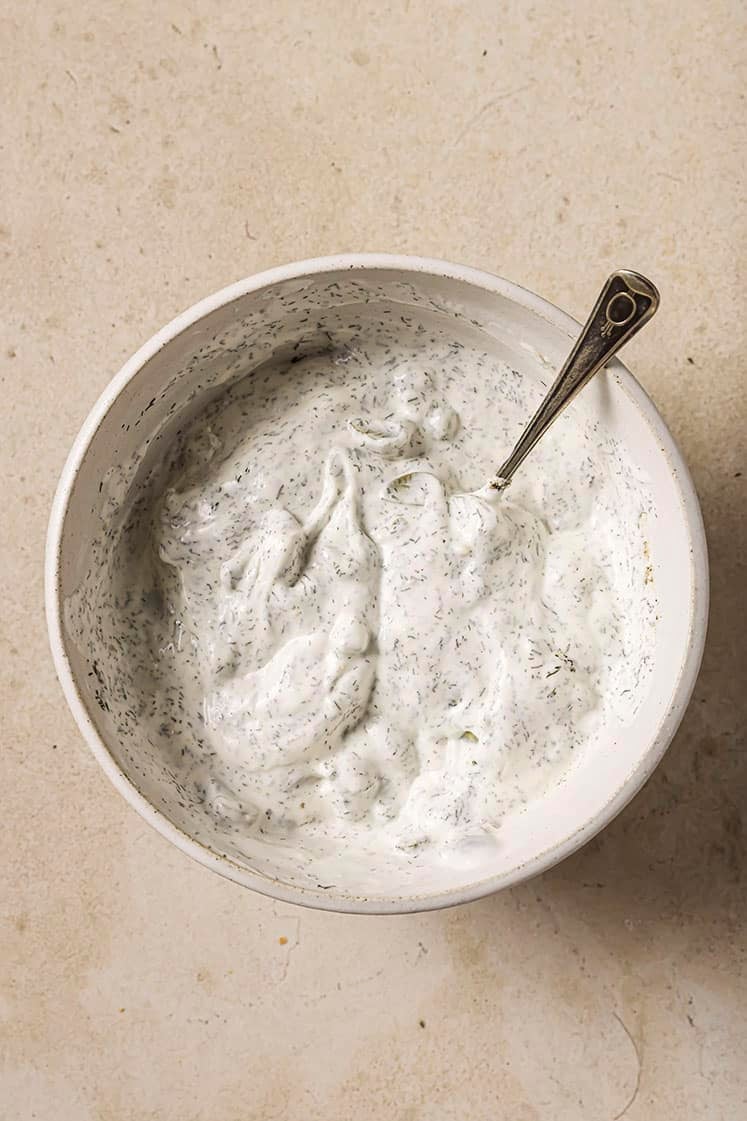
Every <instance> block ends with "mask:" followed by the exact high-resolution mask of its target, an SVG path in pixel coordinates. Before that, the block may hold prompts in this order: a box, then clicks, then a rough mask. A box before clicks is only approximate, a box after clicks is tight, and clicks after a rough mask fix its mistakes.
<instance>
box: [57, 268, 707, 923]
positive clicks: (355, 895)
mask: <svg viewBox="0 0 747 1121" xmlns="http://www.w3.org/2000/svg"><path fill="white" fill-rule="evenodd" d="M358 320H360V321H361V323H365V322H369V321H370V322H375V323H377V324H379V325H380V326H382V325H384V324H386V330H387V336H386V338H387V346H388V347H389V348H390V349H391V351H392V353H393V354H394V355H396V354H397V350H398V347H400V346H401V347H402V348H403V350H404V346H405V342H404V339H405V336H406V333H407V331H411V329H412V325H413V323H415V324H419V323H421V322H422V323H424V324H432V323H433V322H437V323H438V324H439V329H440V331H441V332H444V331H445V332H446V333H447V334H448V333H449V332H450V331H453V333H454V337H455V338H457V337H461V336H463V335H464V334H465V333H468V334H469V335H470V336H471V337H473V338H478V339H484V341H485V349H486V351H487V350H489V351H490V354H491V355H492V356H494V357H495V358H496V359H499V360H500V361H501V362H502V363H504V364H505V366H506V368H510V370H511V372H512V376H513V377H515V379H516V386H517V392H518V391H520V392H521V394H522V397H526V398H527V399H528V400H536V399H537V397H538V396H539V395H540V394H541V392H542V390H543V387H544V386H546V385H547V384H548V383H549V380H550V379H551V377H552V375H553V371H554V370H555V369H556V368H557V367H558V366H559V365H560V364H561V362H562V360H563V359H564V357H565V355H566V353H567V351H568V349H569V347H570V342H571V340H572V338H573V337H574V335H575V334H576V333H577V331H578V326H577V324H575V323H574V322H573V321H572V320H570V319H569V318H568V317H567V316H565V315H563V313H561V312H559V311H557V310H556V309H555V308H553V307H552V306H551V305H549V304H547V303H545V302H544V301H542V300H541V299H539V298H538V297H536V296H533V295H531V294H529V293H527V292H525V291H523V290H522V289H520V288H517V287H516V286H514V285H511V284H509V283H508V282H506V281H503V280H499V279H497V278H494V277H491V276H488V275H486V274H484V273H479V272H476V271H475V270H471V269H467V268H463V267H459V266H454V265H449V264H446V263H442V262H436V261H427V260H422V259H419V258H401V257H389V256H369V255H355V256H349V257H341V258H329V259H321V260H317V261H311V262H302V263H300V264H297V265H290V266H286V267H284V268H280V269H276V270H273V271H271V272H268V273H264V274H262V275H260V276H258V277H255V278H252V279H250V280H247V281H242V282H240V283H238V284H236V285H233V286H232V287H230V288H228V289H225V290H224V291H223V292H220V293H218V294H216V295H215V296H212V297H209V298H208V299H207V300H205V301H203V302H202V303H200V304H198V305H196V306H195V307H194V308H192V309H191V310H190V311H188V312H185V313H184V314H183V315H182V316H180V317H179V318H177V319H176V320H175V321H174V322H173V323H172V324H170V325H169V326H168V327H166V328H164V330H163V331H161V332H160V333H159V334H158V335H157V336H155V338H154V339H153V340H152V341H151V342H150V343H148V344H146V346H145V347H143V348H142V349H141V350H140V351H139V352H138V354H136V355H135V356H134V357H133V358H132V359H131V360H130V361H129V362H128V363H127V364H126V365H125V367H124V369H123V370H122V371H121V372H120V374H119V375H118V376H117V377H116V378H115V379H114V381H113V382H112V383H111V385H110V386H109V388H108V389H107V391H106V392H105V393H104V395H103V396H102V398H101V399H100V401H99V402H98V404H97V405H96V406H95V408H94V410H93V412H92V413H91V415H90V416H89V418H88V420H87V421H86V423H85V425H84V427H83V429H82V431H81V433H80V435H79V436H78V439H77V440H76V443H75V445H74V447H73V449H72V452H71V454H70V457H69V459H68V462H67V465H66V467H65V470H64V472H63V475H62V479H61V481H60V486H59V489H58V492H57V496H56V498H55V503H54V507H53V510H52V516H51V521H50V529H49V538H48V549H47V568H46V581H47V583H46V597H47V612H48V620H49V629H50V637H51V643H52V649H53V653H54V657H55V663H56V666H57V671H58V674H59V676H60V680H61V682H62V685H63V688H64V690H65V693H66V696H67V699H68V702H69V704H70V706H71V709H72V711H73V713H74V715H75V718H76V720H77V721H78V724H79V726H80V727H81V730H82V731H83V733H84V735H85V736H86V738H87V740H88V742H89V743H90V745H91V747H92V749H93V751H94V753H95V755H96V757H97V758H98V759H99V761H100V763H101V764H102V766H103V767H104V769H105V770H106V772H107V774H109V776H110V778H111V779H112V781H113V782H114V783H115V785H116V786H117V788H118V789H119V790H120V791H121V792H122V793H123V794H124V795H125V797H126V798H127V799H128V800H129V801H130V802H131V803H132V804H133V805H134V806H135V808H136V809H137V810H138V811H139V812H140V813H141V814H142V815H143V816H144V817H145V818H146V819H147V820H148V821H150V822H151V824H153V825H155V826H156V828H158V829H159V830H160V831H161V832H162V833H163V834H164V835H165V836H167V837H169V838H170V839H171V840H173V841H174V842H175V843H176V844H177V845H179V847H180V848H182V849H184V851H186V852H188V853H189V854H190V855H192V856H194V857H195V858H196V859H198V860H200V861H201V862H202V863H204V864H206V865H208V866H209V867H212V868H214V869H215V870H217V871H220V872H222V873H223V874H224V875H227V876H229V877H230V878H232V879H235V880H236V881H238V882H240V883H243V884H245V885H246V886H251V887H253V888H255V889H257V890H260V891H262V892H265V893H266V894H268V895H272V896H274V897H276V898H279V899H282V900H286V901H289V902H295V903H302V904H306V905H309V906H317V907H323V908H326V909H331V910H341V911H353V912H363V913H376V912H398V911H414V910H422V909H428V908H434V907H440V906H447V905H450V904H454V903H459V902H464V901H467V900H471V899H475V898H478V897H479V896H482V895H485V894H488V893H489V892H492V891H495V890H497V889H499V888H501V887H504V886H508V885H509V884H512V883H516V882H518V881H520V880H522V879H526V878H527V877H529V876H531V875H534V874H536V873H537V872H539V871H541V870H543V869H544V868H547V867H549V866H550V865H552V864H554V863H556V862H557V861H558V860H560V859H562V858H563V857H564V856H566V855H568V854H569V853H570V852H572V851H573V850H574V849H576V848H577V847H579V845H581V844H583V843H584V841H586V840H588V839H589V837H591V836H592V835H593V834H594V833H595V832H596V831H598V830H599V829H600V828H602V827H603V825H604V824H606V822H607V821H609V819H610V818H611V817H612V816H614V814H615V813H617V812H618V811H619V810H620V809H621V808H622V806H624V805H625V803H626V802H627V801H628V800H629V799H630V798H631V797H632V796H633V794H634V793H635V792H636V791H637V790H638V789H639V787H640V786H641V784H642V783H643V782H644V781H645V779H646V778H647V777H648V775H649V774H650V772H651V770H652V769H653V767H654V766H655V765H656V763H657V762H658V760H659V759H660V757H661V755H662V753H663V752H664V750H665V749H666V747H667V745H668V743H669V742H670V740H671V737H672V735H673V734H674V731H675V730H676V727H677V725H678V723H679V721H680V719H681V717H682V714H683V712H684V708H685V706H686V704H687V701H688V699H689V696H690V693H691V691H692V688H693V685H694V681H695V676H696V674H697V669H698V665H699V662H700V656H701V652H702V646H703V641H704V636H705V625H706V614H707V560H706V548H705V540H704V535H703V527H702V521H701V517H700V511H699V508H698V504H697V499H696V497H695V493H694V490H693V487H692V483H691V481H690V478H689V475H688V473H687V469H686V467H685V466H684V464H683V462H682V460H681V457H680V455H679V453H678V451H677V449H676V447H675V445H674V444H673V441H672V439H671V437H670V436H669V434H668V432H667V430H666V428H665V426H664V424H663V422H662V421H661V418H660V417H659V415H658V413H657V412H656V410H655V409H654V407H653V405H652V404H651V402H650V401H649V399H648V398H647V397H646V395H645V394H644V393H643V391H642V390H641V389H640V387H639V386H638V384H637V383H636V382H635V380H634V379H633V377H632V376H631V375H630V374H629V373H628V372H627V370H626V369H625V368H624V367H623V366H622V365H621V364H620V363H619V362H616V361H615V362H613V363H611V364H610V366H609V368H608V371H607V372H606V373H605V374H603V375H600V376H598V377H597V378H596V379H595V381H594V382H593V383H592V384H591V386H590V387H589V388H588V389H587V390H586V391H585V393H584V394H583V396H582V398H580V399H579V401H578V402H577V403H575V404H574V405H573V406H572V409H571V410H570V412H569V417H570V416H571V414H574V416H575V423H578V424H579V425H581V426H582V427H583V429H584V432H585V433H586V438H587V439H588V440H589V441H590V442H591V443H592V444H593V445H594V446H595V448H596V449H597V452H598V454H599V455H601V456H605V455H606V456H608V457H610V456H612V455H614V456H617V457H618V459H619V460H620V462H621V463H623V464H625V463H627V464H628V466H627V467H626V469H625V471H624V472H622V473H623V474H627V473H628V471H629V472H630V474H631V476H636V477H640V478H643V479H645V482H646V488H647V494H648V495H649V496H650V498H649V500H648V501H647V503H646V508H645V510H642V511H641V514H640V516H639V518H638V519H637V520H636V524H635V525H631V524H629V522H630V519H629V518H628V519H627V523H628V524H626V519H625V517H623V515H622V514H621V526H620V541H619V548H620V550H621V551H624V550H631V549H632V550H634V552H635V551H640V556H639V557H638V560H637V563H636V564H633V565H631V566H630V571H631V573H634V574H635V580H636V581H637V582H638V581H639V577H640V581H639V582H640V604H641V605H642V609H643V607H645V605H646V604H648V607H647V608H646V612H647V618H648V619H649V621H650V626H651V629H652V633H653V636H654V637H653V642H652V650H653V655H652V658H648V656H647V655H644V654H641V658H642V661H643V660H646V661H652V662H653V664H652V665H649V666H647V673H646V675H645V686H643V685H642V686H641V689H640V691H639V693H640V695H637V696H636V698H635V704H631V708H630V711H629V712H626V711H618V712H617V716H616V717H615V720H614V721H613V723H612V726H611V727H610V728H609V731H608V734H607V736H606V739H605V742H604V743H603V744H600V745H598V746H597V747H596V748H595V750H593V751H587V752H585V753H584V754H583V756H582V757H581V758H580V759H579V760H578V761H577V762H576V763H575V765H574V766H573V768H572V769H571V770H570V771H568V772H567V773H565V774H564V775H563V776H562V778H561V779H560V781H558V782H557V783H556V784H555V785H553V786H551V787H550V789H548V791H547V793H545V794H544V795H543V796H542V797H541V798H539V799H537V800H535V801H529V802H528V803H527V805H526V807H525V808H524V810H523V812H522V813H520V814H518V815H515V816H514V818H513V819H512V821H511V829H510V830H506V835H505V837H503V836H502V837H501V843H500V844H499V845H498V846H496V847H495V848H492V849H488V850H486V851H485V854H484V855H483V856H482V857H481V858H480V859H478V860H477V861H471V862H470V863H469V864H468V865H460V864H459V863H458V862H456V863H450V864H445V863H442V862H438V861H434V862H433V863H432V864H431V863H428V862H422V863H421V864H420V865H419V866H418V867H417V872H416V874H415V875H413V874H412V870H410V873H409V874H405V872H404V871H403V872H402V874H400V872H399V871H398V870H397V868H396V867H392V868H391V869H386V868H385V869H383V870H382V869H376V868H374V867H370V866H367V865H366V864H365V862H363V861H361V862H359V864H358V865H356V862H355V859H353V860H352V861H351V860H347V861H346V860H345V859H344V856H345V854H344V853H341V858H340V862H339V868H335V866H334V860H333V861H332V866H331V867H330V865H329V862H327V864H326V865H325V869H324V876H323V878H322V877H321V876H315V875H313V874H311V873H310V874H306V873H305V872H304V869H303V867H302V865H301V863H299V860H298V854H297V853H296V854H294V853H293V851H292V849H290V848H285V849H284V848H283V846H282V845H277V844H268V843H262V842H261V841H259V840H257V839H255V842H253V843H251V844H249V843H242V844H238V843H236V838H235V837H233V838H232V837H231V830H230V829H226V827H225V823H223V825H222V826H221V825H220V824H219V823H217V822H216V820H215V819H214V818H213V817H211V816H210V815H208V814H207V813H206V812H205V811H204V806H203V805H201V803H200V799H199V798H196V797H195V795H194V792H193V791H192V790H191V789H189V788H188V787H187V786H186V785H185V783H184V782H183V778H182V775H181V772H180V771H179V769H178V767H177V766H175V765H174V760H173V759H171V758H170V757H169V755H168V752H166V751H164V749H163V746H162V744H160V742H159V739H158V736H157V735H156V734H154V733H153V732H152V731H151V729H152V727H153V719H154V716H156V715H157V713H155V712H154V711H149V703H150V708H151V709H152V707H153V702H152V701H151V702H149V700H148V696H149V690H148V680H149V677H148V675H149V672H150V670H151V667H149V666H148V665H147V664H146V663H147V659H145V658H144V657H143V649H142V647H139V646H138V644H137V642H135V641H133V642H132V643H130V642H128V641H127V632H126V628H124V627H123V626H122V618H120V617H119V616H118V612H121V613H122V616H123V614H124V611H123V604H124V600H123V598H122V595H121V594H115V592H114V591H113V590H112V589H115V588H116V586H117V577H118V575H119V574H121V572H122V571H123V566H125V565H126V563H127V561H128V558H127V556H126V555H125V553H126V549H122V548H121V542H122V541H125V542H126V541H127V540H128V537H127V531H128V529H129V527H130V526H131V525H132V524H134V522H136V521H137V518H138V516H139V514H138V512H139V511H140V512H142V509H143V507H144V505H145V504H146V503H147V501H148V496H149V494H150V490H149V488H150V487H151V484H152V480H153V478H154V477H155V476H156V475H157V473H158V471H159V469H160V466H161V464H162V463H163V462H164V460H165V459H166V458H167V456H168V454H169V452H168V449H170V448H173V446H174V444H175V442H178V440H179V437H180V435H181V433H182V432H183V431H185V430H186V429H187V428H188V426H189V425H190V424H191V423H193V421H194V420H195V418H198V417H199V416H200V415H201V414H202V413H204V412H205V410H206V409H209V408H210V405H211V404H212V403H213V402H215V401H216V399H217V398H218V397H219V396H220V395H221V394H224V393H226V392H227V391H228V390H230V389H231V387H232V386H234V385H235V384H236V383H237V382H238V381H239V379H242V378H245V377H247V375H250V374H251V373H252V371H254V370H256V369H258V368H259V367H264V366H265V365H266V363H267V362H268V360H270V359H272V360H274V361H277V360H281V361H282V360H287V361H288V363H289V364H292V363H294V362H295V361H297V360H298V359H300V358H304V357H313V356H314V355H320V354H321V355H324V354H325V353H329V352H330V350H331V348H332V349H334V348H335V347H339V346H341V345H344V344H345V342H346V341H347V340H348V339H349V338H350V333H351V331H355V330H358V331H360V330H361V323H359V322H358ZM397 323H402V325H403V326H402V329H401V336H402V341H401V342H400V341H399V338H398V333H397V329H396V324H397ZM393 324H394V325H395V326H394V327H393V326H392V325H393ZM562 423H563V422H562V421H561V422H560V424H562ZM555 438H556V439H561V440H562V429H561V428H560V426H558V432H557V436H556V437H555ZM505 439H506V433H505V432H504V433H497V443H498V444H500V445H501V446H497V447H496V461H497V460H499V459H500V458H501V457H502V456H503V454H504V453H505V451H506V450H507V448H506V447H504V446H503V443H504V442H505ZM579 469H580V466H579ZM555 501H558V499H557V497H556V499H555ZM636 555H637V554H636ZM644 559H645V563H644ZM633 595H634V598H633V600H632V602H633V603H636V602H637V600H636V599H635V589H633ZM128 606H130V605H128ZM146 606H147V605H146ZM136 617H137V615H133V618H136ZM635 654H636V652H635V651H633V652H631V656H632V657H635ZM642 680H643V678H642ZM167 684H168V683H167ZM179 688H180V685H179V682H178V681H177V680H175V681H174V682H173V685H171V698H172V700H171V709H172V719H174V720H175V722H176V723H177V724H178V723H179V721H180V717H179V711H180V710H179V703H180V698H179ZM622 707H623V709H624V707H625V706H622ZM619 708H620V706H618V709H619ZM174 710H175V711H176V716H175V717H174V716H173V713H174ZM189 715H190V710H189V708H188V706H186V705H185V706H184V721H185V722H186V723H189ZM184 734H185V736H186V737H187V738H188V737H189V736H192V737H199V734H200V730H199V728H198V729H194V728H190V729H189V730H185V733H184ZM185 742H187V740H185ZM312 871H313V870H312Z"/></svg>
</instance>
